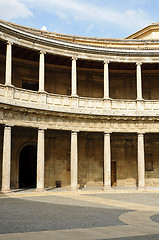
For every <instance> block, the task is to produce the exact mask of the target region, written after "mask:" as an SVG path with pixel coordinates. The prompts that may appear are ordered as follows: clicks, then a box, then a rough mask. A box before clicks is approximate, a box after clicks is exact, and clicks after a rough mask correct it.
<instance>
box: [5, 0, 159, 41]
mask: <svg viewBox="0 0 159 240" xmlns="http://www.w3.org/2000/svg"><path fill="white" fill-rule="evenodd" d="M158 11H159V0H0V19H3V20H7V21H11V22H14V23H18V24H21V25H25V26H28V27H33V28H38V29H41V28H42V27H43V26H45V27H46V28H47V30H48V31H52V32H58V33H64V34H71V35H79V36H89V37H106V38H124V37H126V36H128V35H130V34H132V33H134V32H136V31H138V30H139V29H141V28H143V27H145V26H147V25H149V24H151V23H154V22H159V13H158Z"/></svg>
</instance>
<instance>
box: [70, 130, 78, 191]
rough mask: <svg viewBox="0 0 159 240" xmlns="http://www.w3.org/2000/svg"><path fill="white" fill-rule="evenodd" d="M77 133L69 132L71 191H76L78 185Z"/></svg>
mask: <svg viewBox="0 0 159 240" xmlns="http://www.w3.org/2000/svg"><path fill="white" fill-rule="evenodd" d="M77 137H78V132H77V131H72V132H71V189H72V190H77V185H78V173H77V172H78V143H77Z"/></svg>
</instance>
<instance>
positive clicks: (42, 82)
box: [39, 51, 45, 92]
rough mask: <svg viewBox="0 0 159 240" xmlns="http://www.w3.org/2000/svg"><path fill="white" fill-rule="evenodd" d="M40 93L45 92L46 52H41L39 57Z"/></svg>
mask: <svg viewBox="0 0 159 240" xmlns="http://www.w3.org/2000/svg"><path fill="white" fill-rule="evenodd" d="M39 91H40V92H44V91H45V52H43V51H40V56H39Z"/></svg>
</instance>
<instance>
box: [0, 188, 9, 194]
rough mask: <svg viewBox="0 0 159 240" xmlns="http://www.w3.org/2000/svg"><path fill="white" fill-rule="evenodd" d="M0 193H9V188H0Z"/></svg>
mask: <svg viewBox="0 0 159 240" xmlns="http://www.w3.org/2000/svg"><path fill="white" fill-rule="evenodd" d="M0 193H1V194H9V193H11V190H10V189H1V191H0Z"/></svg>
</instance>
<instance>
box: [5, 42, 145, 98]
mask: <svg viewBox="0 0 159 240" xmlns="http://www.w3.org/2000/svg"><path fill="white" fill-rule="evenodd" d="M12 45H13V44H12V42H10V41H8V42H7V47H6V71H5V85H6V86H12ZM45 54H46V52H45V51H41V50H39V92H45ZM71 60H72V74H71V96H72V97H78V93H77V82H78V79H77V61H78V58H77V57H74V56H73V57H72V59H71ZM109 63H110V62H109V61H108V60H105V61H104V62H103V65H104V67H103V72H104V79H103V84H104V96H103V98H104V99H109V98H110V93H109V92H110V91H109ZM141 68H142V63H141V62H136V89H137V93H136V95H137V100H142V99H143V94H142V69H141Z"/></svg>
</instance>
